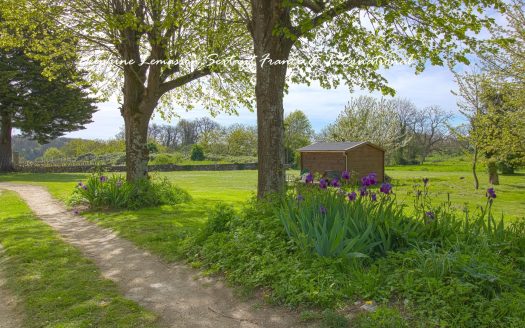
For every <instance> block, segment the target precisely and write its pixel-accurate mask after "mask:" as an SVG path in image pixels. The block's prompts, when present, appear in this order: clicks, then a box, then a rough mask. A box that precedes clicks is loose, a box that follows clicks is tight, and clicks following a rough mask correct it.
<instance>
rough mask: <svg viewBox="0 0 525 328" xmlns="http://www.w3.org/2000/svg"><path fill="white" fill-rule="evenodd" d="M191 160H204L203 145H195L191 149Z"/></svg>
mask: <svg viewBox="0 0 525 328" xmlns="http://www.w3.org/2000/svg"><path fill="white" fill-rule="evenodd" d="M190 158H191V160H192V161H203V160H204V148H203V147H202V146H201V145H198V144H195V145H193V146H192V147H191V155H190Z"/></svg>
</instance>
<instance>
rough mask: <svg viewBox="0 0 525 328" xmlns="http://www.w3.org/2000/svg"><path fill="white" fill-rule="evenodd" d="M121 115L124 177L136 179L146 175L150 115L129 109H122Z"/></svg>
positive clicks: (131, 179)
mask: <svg viewBox="0 0 525 328" xmlns="http://www.w3.org/2000/svg"><path fill="white" fill-rule="evenodd" d="M122 116H123V117H124V130H125V136H126V139H125V140H126V179H127V180H128V181H136V180H139V179H142V178H146V177H147V176H148V160H149V151H148V146H147V143H148V125H149V120H150V116H148V115H146V114H144V113H141V112H134V111H132V110H130V109H128V110H126V109H124V110H123V111H122Z"/></svg>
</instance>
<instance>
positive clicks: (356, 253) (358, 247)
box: [278, 186, 424, 258]
mask: <svg viewBox="0 0 525 328" xmlns="http://www.w3.org/2000/svg"><path fill="white" fill-rule="evenodd" d="M340 190H341V189H340ZM278 216H279V218H280V220H281V222H282V223H283V224H284V227H285V230H286V232H287V234H288V235H289V236H290V237H291V238H292V239H293V240H294V241H295V242H296V243H297V245H298V246H299V247H300V248H301V249H302V250H304V251H311V252H313V253H316V254H318V255H320V256H328V257H337V256H343V257H347V258H353V257H369V256H380V255H384V254H386V253H387V252H389V251H393V250H399V249H404V248H406V247H408V245H409V244H411V243H412V242H414V241H416V237H417V236H418V235H419V234H420V233H421V230H422V229H421V228H422V227H423V226H424V225H423V224H422V222H419V221H415V220H411V219H409V218H407V217H406V216H405V215H404V214H403V208H402V207H400V206H396V203H395V199H394V198H393V197H389V196H379V197H378V201H373V200H372V199H371V198H370V197H357V198H356V199H355V200H353V201H351V202H349V201H348V200H347V195H346V192H344V193H341V192H335V191H332V190H320V189H319V188H317V187H316V186H310V188H303V190H302V193H301V194H298V195H296V194H290V195H287V196H286V197H284V199H283V201H282V204H281V206H280V209H279V211H278Z"/></svg>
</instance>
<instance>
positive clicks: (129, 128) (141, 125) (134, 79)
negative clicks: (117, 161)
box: [121, 67, 157, 181]
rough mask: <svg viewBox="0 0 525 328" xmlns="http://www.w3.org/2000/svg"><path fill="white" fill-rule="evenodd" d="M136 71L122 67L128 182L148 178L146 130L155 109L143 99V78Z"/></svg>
mask: <svg viewBox="0 0 525 328" xmlns="http://www.w3.org/2000/svg"><path fill="white" fill-rule="evenodd" d="M138 71H139V70H138V69H136V68H133V67H126V68H125V70H124V88H123V99H124V103H123V105H122V108H121V115H122V117H123V118H124V131H125V141H126V179H127V180H128V181H136V180H139V179H143V178H147V176H148V160H149V151H148V147H147V143H148V126H149V121H150V118H151V115H152V114H153V110H154V109H155V107H156V105H157V101H156V100H150V98H149V97H147V93H146V88H145V87H144V82H143V79H145V78H144V76H142V77H141V76H139V75H138V74H137V72H138Z"/></svg>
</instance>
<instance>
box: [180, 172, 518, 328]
mask: <svg viewBox="0 0 525 328" xmlns="http://www.w3.org/2000/svg"><path fill="white" fill-rule="evenodd" d="M305 180H306V181H310V180H309V178H308V176H306V177H305ZM372 180H373V179H372ZM325 182H326V181H325ZM364 182H366V183H371V182H373V181H364ZM328 184H329V183H327V185H328ZM339 184H341V183H340V182H339ZM336 185H337V183H336ZM371 185H373V183H371ZM371 185H368V186H367V188H366V192H367V194H365V195H363V196H358V195H355V197H354V196H353V195H352V194H351V192H352V188H355V187H353V186H351V185H350V184H346V183H343V187H342V188H340V187H328V186H326V189H321V188H319V186H324V184H320V185H314V184H313V183H308V184H306V185H301V186H300V187H299V188H298V189H296V190H293V191H290V192H289V193H288V194H287V195H285V196H283V197H284V198H283V197H275V198H270V199H268V200H265V201H256V200H253V201H252V202H250V203H248V204H247V205H246V206H245V207H244V208H243V209H242V210H241V211H240V212H239V213H235V211H234V210H233V209H232V208H231V207H228V206H225V205H221V206H219V207H217V208H216V209H215V210H214V211H212V212H211V213H210V217H209V220H208V223H207V224H206V226H205V228H204V229H203V231H202V232H201V234H199V235H198V236H194V237H192V238H190V239H188V240H187V241H186V243H187V244H186V247H185V252H186V254H187V256H188V258H189V259H190V261H193V263H195V264H198V265H199V266H200V267H203V268H204V269H205V270H206V272H208V273H216V272H222V273H224V274H225V275H226V278H227V279H228V280H229V281H230V282H231V283H232V284H234V285H236V286H242V287H243V288H245V289H246V290H252V289H260V290H262V294H263V295H264V296H265V297H266V298H267V299H268V300H270V301H272V302H276V303H284V304H289V305H310V306H316V307H318V306H320V307H321V309H323V308H332V309H333V308H337V307H341V308H342V307H344V306H345V305H346V304H348V303H350V304H351V303H352V302H354V301H356V300H359V301H363V300H374V301H375V302H377V303H378V308H377V311H376V312H373V313H362V314H359V315H357V317H356V318H355V320H353V321H352V322H351V324H352V326H356V327H408V326H410V327H438V326H443V327H523V326H525V278H524V277H525V272H524V270H525V261H524V260H523V257H524V253H523V250H524V249H525V221H518V222H516V223H514V224H511V225H509V226H505V225H504V224H503V221H497V220H495V219H494V218H493V217H492V214H491V211H490V210H491V205H492V202H493V201H494V199H495V192H494V190H488V191H487V203H486V206H485V207H484V208H483V209H482V210H481V211H480V212H479V213H461V212H455V211H453V210H452V207H451V206H450V202H446V203H444V204H440V205H438V206H433V205H432V204H431V202H429V199H428V197H427V196H428V192H427V191H428V190H426V189H425V188H426V183H424V188H423V190H419V191H420V192H421V197H420V198H419V199H418V200H417V201H416V203H414V206H415V208H414V211H413V213H414V214H413V215H410V216H408V215H406V214H403V212H402V211H401V205H398V204H397V203H396V202H395V199H394V196H393V195H392V190H391V186H388V185H382V186H381V188H380V191H379V192H378V191H377V190H376V189H374V188H375V187H373V186H371ZM323 188H324V187H323ZM339 190H344V193H345V194H344V195H343V194H342V191H339ZM416 191H417V190H416ZM349 192H350V194H351V195H352V197H351V198H352V199H351V200H349V198H348V196H349V195H348V193H349ZM372 193H376V200H375V201H374V200H373V199H372V196H371V195H372ZM379 193H382V195H378V194H379ZM299 195H301V196H302V198H301V197H299V198H298V196H299ZM320 205H323V207H324V209H323V210H322V211H321V208H320ZM361 224H362V225H363V226H362V227H361ZM370 227H372V228H370ZM368 229H369V230H368ZM341 231H343V232H344V233H341ZM363 236H366V237H363ZM339 243H342V244H343V246H340V245H339ZM347 245H351V247H350V246H347ZM359 245H361V246H359ZM346 247H348V249H347V251H345V249H346ZM352 252H354V253H361V254H364V255H366V257H362V256H361V255H355V254H354V255H352ZM349 254H350V256H349ZM324 313H328V314H330V313H335V312H324ZM309 317H316V316H312V315H309ZM317 318H318V319H319V318H327V320H325V321H323V322H330V325H335V326H337V325H344V324H345V323H344V322H343V320H339V319H341V318H340V317H338V316H337V315H336V316H330V315H321V316H317ZM332 319H333V320H332ZM319 320H321V319H319Z"/></svg>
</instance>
